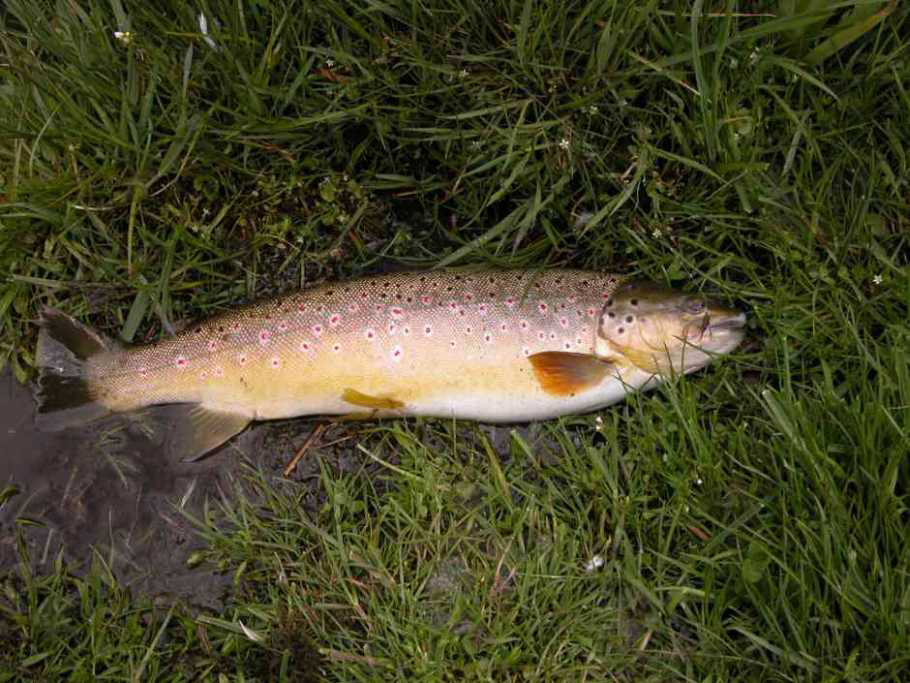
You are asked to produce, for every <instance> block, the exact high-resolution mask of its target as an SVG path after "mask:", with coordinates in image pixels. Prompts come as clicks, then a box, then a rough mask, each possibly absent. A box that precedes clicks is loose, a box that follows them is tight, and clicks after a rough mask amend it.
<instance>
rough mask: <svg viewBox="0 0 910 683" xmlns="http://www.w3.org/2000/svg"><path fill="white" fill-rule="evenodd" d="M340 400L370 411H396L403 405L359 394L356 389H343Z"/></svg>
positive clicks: (388, 399) (395, 401)
mask: <svg viewBox="0 0 910 683" xmlns="http://www.w3.org/2000/svg"><path fill="white" fill-rule="evenodd" d="M341 400H343V401H346V402H347V403H351V404H353V405H355V406H361V407H363V408H369V409H371V410H398V409H399V408H404V403H402V402H401V401H399V400H397V399H394V398H386V397H381V396H370V395H369V394H364V393H361V392H359V391H357V390H356V389H345V390H344V391H343V392H341Z"/></svg>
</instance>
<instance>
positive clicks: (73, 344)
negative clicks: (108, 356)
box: [35, 308, 117, 429]
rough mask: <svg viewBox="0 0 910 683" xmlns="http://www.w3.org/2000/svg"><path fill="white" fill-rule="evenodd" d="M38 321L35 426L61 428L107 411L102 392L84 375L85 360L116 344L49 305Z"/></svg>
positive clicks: (114, 346) (90, 419)
mask: <svg viewBox="0 0 910 683" xmlns="http://www.w3.org/2000/svg"><path fill="white" fill-rule="evenodd" d="M40 324H41V330H40V331H39V333H38V348H37V351H36V355H35V360H36V364H37V365H38V387H37V391H36V394H35V395H36V399H37V402H38V416H37V418H36V421H37V422H38V425H39V427H41V428H43V429H63V428H65V427H70V426H73V425H76V424H80V423H84V422H90V421H92V420H95V419H98V418H99V417H103V416H105V415H107V414H108V413H109V412H110V411H109V410H108V409H107V408H106V407H105V406H104V405H102V404H101V403H100V402H99V400H98V399H99V398H100V397H101V395H102V393H103V392H102V391H100V388H99V387H98V386H96V383H95V382H93V381H92V379H91V378H90V377H89V376H88V375H87V372H86V362H87V361H88V360H89V359H90V358H92V357H93V356H96V355H98V354H100V353H105V352H107V351H111V350H114V349H116V348H117V345H116V344H115V343H114V342H112V341H110V340H108V339H105V338H104V337H103V336H101V335H100V334H98V333H97V332H95V331H93V330H91V329H89V328H88V327H86V326H85V325H83V324H82V323H80V322H78V321H76V320H75V319H73V318H71V317H70V316H68V315H66V314H65V313H62V312H61V311H58V310H56V309H53V308H45V309H44V311H42V314H41V322H40Z"/></svg>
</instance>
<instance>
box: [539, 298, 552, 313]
mask: <svg viewBox="0 0 910 683" xmlns="http://www.w3.org/2000/svg"><path fill="white" fill-rule="evenodd" d="M537 310H538V311H540V312H541V313H542V314H545V313H546V312H547V311H549V310H550V307H549V306H548V305H547V302H545V301H541V302H540V303H538V304H537Z"/></svg>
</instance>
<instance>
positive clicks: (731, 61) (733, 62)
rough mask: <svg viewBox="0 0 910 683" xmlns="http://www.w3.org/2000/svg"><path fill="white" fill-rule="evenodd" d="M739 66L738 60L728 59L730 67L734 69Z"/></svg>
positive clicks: (734, 58)
mask: <svg viewBox="0 0 910 683" xmlns="http://www.w3.org/2000/svg"><path fill="white" fill-rule="evenodd" d="M738 66H739V60H738V59H737V58H736V57H730V67H731V68H733V69H735V68H736V67H738Z"/></svg>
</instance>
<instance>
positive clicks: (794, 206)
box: [0, 0, 910, 682]
mask: <svg viewBox="0 0 910 683" xmlns="http://www.w3.org/2000/svg"><path fill="white" fill-rule="evenodd" d="M131 4H132V3H131ZM150 7H151V5H149V8H146V7H145V6H144V5H143V6H138V5H137V6H136V7H127V4H126V3H122V2H121V0H110V1H109V2H108V1H104V0H91V1H89V2H83V3H52V2H49V1H45V0H39V1H29V2H26V1H24V0H11V1H10V2H8V3H6V5H5V8H4V9H3V10H0V22H2V29H0V49H2V57H0V61H2V62H3V80H2V82H0V158H2V163H0V185H2V195H3V198H2V203H0V272H2V273H5V274H6V276H5V277H4V278H3V280H2V281H0V325H2V335H0V356H2V357H3V358H4V359H5V362H6V363H9V364H10V366H11V367H12V368H13V370H14V371H15V372H16V373H17V375H18V376H19V377H20V378H22V379H25V378H26V377H28V376H29V373H30V372H31V366H32V363H33V357H32V350H33V349H34V339H35V328H34V324H33V321H34V319H35V317H36V311H37V308H38V307H39V306H40V305H42V304H46V303H47V304H53V305H56V306H59V307H61V308H64V309H65V310H68V311H70V312H72V313H73V314H75V315H78V316H81V317H83V318H85V319H87V320H89V321H90V322H91V323H92V324H93V325H95V326H96V327H98V328H100V329H104V330H105V331H107V332H109V333H111V334H113V335H119V336H120V337H121V338H123V339H124V340H127V341H144V340H151V339H155V338H157V337H158V336H159V335H161V334H166V333H167V330H169V329H173V327H174V325H175V324H177V323H179V322H181V321H185V320H187V319H191V318H195V317H200V316H203V315H206V314H208V313H211V312H213V311H216V310H220V309H222V308H224V307H227V306H230V305H234V304H236V303H237V302H239V301H242V300H246V299H251V298H255V297H257V296H261V295H263V294H266V293H270V292H273V291H278V290H283V289H287V288H289V287H294V286H296V285H298V284H304V283H307V282H311V281H313V280H316V279H320V278H323V277H346V276H350V275H356V274H359V273H362V272H373V271H376V270H379V269H383V268H388V267H409V268H413V267H432V266H436V265H439V264H464V263H480V262H482V263H488V264H492V265H497V266H505V265H531V264H533V265H535V266H542V265H557V264H572V265H576V266H586V267H592V268H602V269H616V270H619V271H623V272H632V271H634V272H637V273H640V274H642V275H645V276H649V277H651V278H654V279H656V280H659V281H662V282H670V281H672V282H674V283H676V284H680V283H684V284H685V286H687V287H689V288H691V289H693V290H701V289H705V290H708V291H711V292H714V293H716V294H718V295H720V296H721V297H722V298H726V299H728V300H732V301H737V302H739V304H740V305H743V306H746V307H748V309H749V311H750V319H751V321H752V322H751V323H750V325H751V327H750V341H749V342H748V343H747V344H746V345H745V346H744V347H743V349H742V350H741V352H740V353H738V354H736V355H735V356H733V357H731V358H730V359H728V360H727V361H725V362H723V363H721V364H718V365H717V366H716V367H712V368H711V369H710V370H709V371H707V372H703V373H700V374H698V375H693V376H690V377H687V378H685V379H684V380H683V381H680V382H678V383H673V384H670V385H668V386H666V387H664V388H662V389H660V390H658V391H655V392H653V393H651V394H648V395H643V396H634V397H630V399H629V400H628V401H626V402H625V403H623V404H620V405H617V406H615V407H613V408H611V409H608V410H605V411H603V413H602V414H601V415H600V416H599V419H600V421H597V416H591V415H585V416H576V417H571V418H564V419H561V420H554V421H551V422H548V423H545V424H539V425H532V426H531V427H530V429H529V430H516V431H514V432H510V431H509V430H499V431H494V432H491V431H490V430H489V429H486V428H484V427H482V426H478V425H473V424H470V423H457V424H451V423H446V422H444V421H433V420H417V421H409V422H388V423H382V424H377V425H362V426H358V427H356V428H355V429H354V432H353V433H354V434H356V436H357V439H356V443H357V446H356V447H354V448H352V449H351V450H350V451H348V452H345V453H343V454H338V453H337V452H336V453H335V454H334V455H333V454H332V452H326V453H324V454H322V455H320V456H319V458H318V462H317V465H314V467H316V469H315V471H314V477H313V479H312V480H311V481H302V480H285V479H283V478H280V477H276V476H274V474H271V473H269V472H264V471H256V470H250V471H249V472H248V481H247V484H246V486H247V487H248V489H247V490H244V491H241V490H238V491H236V492H235V494H236V495H234V496H233V497H230V498H229V499H226V500H222V501H218V502H213V503H212V504H211V506H210V508H209V510H208V512H207V514H206V515H205V517H204V518H202V519H198V520H196V521H197V522H198V525H199V530H200V533H201V534H203V535H204V537H205V538H206V539H207V541H208V545H207V550H206V551H205V552H203V553H202V554H201V555H198V556H194V557H193V558H190V561H192V562H199V563H206V564H210V565H214V566H218V567H221V568H222V569H223V570H224V571H225V572H229V573H231V574H232V575H233V577H234V590H233V592H232V595H231V596H230V599H229V606H228V608H227V609H226V610H225V611H224V612H223V613H220V614H214V613H202V614H194V613H191V612H190V611H189V610H187V609H185V608H184V607H182V606H179V605H177V606H174V607H171V608H161V607H160V606H156V605H155V604H153V603H152V602H150V601H149V600H148V599H146V598H142V597H141V596H135V595H130V594H129V593H128V592H127V591H125V590H124V589H123V588H122V587H120V586H119V585H118V583H117V580H116V578H115V577H113V576H112V575H111V574H110V572H107V571H106V569H105V566H104V564H103V562H101V561H100V560H99V562H98V566H97V567H96V569H95V570H93V571H92V572H91V573H90V574H88V575H86V576H84V577H76V576H73V575H71V574H70V573H68V572H67V569H66V567H65V566H64V565H63V563H62V561H61V562H58V564H57V566H56V569H55V571H54V572H51V573H50V574H48V575H45V576H37V575H32V574H31V573H30V572H29V570H28V569H26V568H25V565H23V568H22V569H20V570H19V571H18V572H14V573H12V574H10V575H9V576H7V577H6V578H4V579H3V583H2V592H3V597H2V598H0V632H2V640H0V662H3V663H4V667H5V671H6V672H7V673H5V674H3V673H0V680H20V679H22V678H23V677H25V678H30V679H33V680H63V679H66V680H102V679H105V680H121V679H131V680H140V679H144V680H168V681H170V680H174V681H177V680H200V679H202V680H206V679H210V680H238V681H239V680H344V681H349V680H399V679H400V680H462V679H467V680H514V681H519V680H528V681H531V680H567V681H568V680H571V681H577V680H604V679H610V680H655V681H657V680H661V681H663V680H688V681H705V682H707V681H721V680H762V681H802V680H823V681H900V680H906V679H907V677H908V675H910V655H908V653H910V637H908V631H910V543H908V540H910V538H908V531H907V529H908V522H910V512H908V501H910V497H908V496H910V488H908V481H910V479H908V477H910V471H908V464H907V458H906V453H907V450H908V446H907V444H908V435H910V411H908V406H910V369H908V365H907V358H908V357H910V356H908V350H910V344H908V341H910V337H908V331H907V320H908V301H910V278H908V257H907V255H908V253H910V251H908V249H907V235H908V234H910V232H908V228H910V222H908V216H910V210H908V209H910V207H908V202H910V199H908V198H910V188H908V178H910V92H908V88H910V55H908V52H907V44H908V40H907V36H908V35H910V13H908V11H907V8H906V7H905V6H904V5H903V4H899V3H898V2H896V1H894V2H878V1H871V0H870V1H865V2H853V1H852V0H845V1H844V2H839V3H827V2H818V1H816V0H781V1H780V2H762V3H752V2H749V3H747V2H738V3H737V2H734V1H733V0H730V1H728V2H714V3H706V2H703V1H702V0H697V1H696V2H694V3H687V2H682V1H681V0H678V1H672V2H656V1H650V2H643V3H628V2H620V1H618V0H585V1H584V2H578V3H571V4H568V5H567V4H566V3H564V2H557V1H556V0H537V1H533V0H527V1H526V2H507V1H506V0H497V1H496V2H492V3H489V2H488V3H476V2H474V1H473V0H456V1H455V2H448V3H433V2H413V3H399V2H386V3H383V2H370V1H365V2H358V3H339V2H334V1H333V0H327V1H324V2H320V3H284V2H281V3H279V2H271V1H270V0H255V1H252V0H251V1H250V2H246V3H234V2H227V1H226V0H207V1H206V2H204V3H201V4H198V5H188V4H186V3H179V2H169V1H167V2H162V3H157V4H156V5H155V7H156V9H155V10H154V11H153V10H152V9H150ZM200 10H201V11H202V12H204V14H205V16H206V18H207V28H208V35H206V36H204V35H203V34H202V33H201V31H200V26H199V20H198V13H199V11H200ZM115 31H118V32H120V37H119V38H118V37H116V36H115V34H114V32H115ZM124 34H126V35H124ZM206 39H208V40H206ZM208 41H211V42H208ZM494 437H495V438H494ZM312 457H316V456H312ZM253 494H255V495H253ZM594 565H600V566H594Z"/></svg>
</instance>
